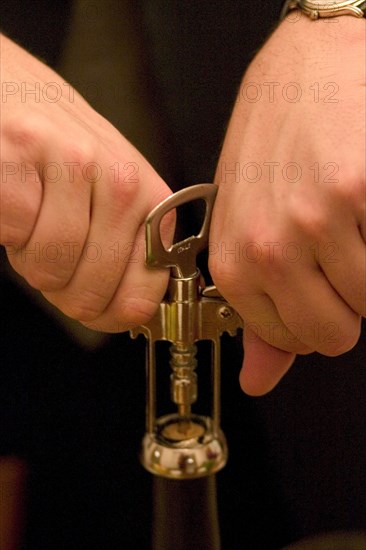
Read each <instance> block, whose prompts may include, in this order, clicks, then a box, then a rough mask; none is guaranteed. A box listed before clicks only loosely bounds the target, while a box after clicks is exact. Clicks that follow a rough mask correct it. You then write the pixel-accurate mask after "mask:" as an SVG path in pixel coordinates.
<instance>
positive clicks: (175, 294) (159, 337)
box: [131, 184, 242, 479]
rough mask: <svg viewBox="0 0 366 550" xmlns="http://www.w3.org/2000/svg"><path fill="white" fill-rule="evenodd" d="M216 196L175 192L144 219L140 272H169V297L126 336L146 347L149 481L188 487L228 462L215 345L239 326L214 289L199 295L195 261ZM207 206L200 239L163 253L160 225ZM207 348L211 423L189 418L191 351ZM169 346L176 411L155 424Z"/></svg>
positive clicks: (193, 381) (193, 387) (207, 187)
mask: <svg viewBox="0 0 366 550" xmlns="http://www.w3.org/2000/svg"><path fill="white" fill-rule="evenodd" d="M216 193H217V187H216V186H215V185H213V184H200V185H195V186H193V187H189V188H186V189H183V190H181V191H178V192H177V193H175V194H174V195H171V196H170V197H168V198H167V199H166V200H164V201H163V202H162V203H160V204H159V205H158V206H157V207H155V208H154V209H153V210H152V212H151V213H150V214H149V216H148V217H147V219H146V265H147V266H148V267H151V268H170V269H171V275H170V280H169V286H168V290H167V294H166V296H165V298H164V300H163V301H162V302H161V304H160V306H159V309H158V311H157V312H156V314H155V316H154V317H153V318H152V319H151V320H150V321H149V322H148V323H147V324H146V325H143V326H139V327H137V328H135V329H133V330H131V336H132V337H133V338H136V337H137V336H138V335H139V334H143V335H144V336H145V337H146V339H147V341H148V343H147V354H146V370H147V404H146V433H145V436H144V438H143V442H142V452H141V461H142V464H143V466H144V467H145V468H146V469H147V470H148V471H150V472H152V473H153V474H156V475H158V476H162V477H166V478H170V479H193V478H198V477H202V476H207V475H210V474H213V473H215V472H217V471H218V470H220V469H221V468H222V467H223V466H224V465H225V463H226V460H227V445H226V441H225V436H224V434H223V433H222V431H221V429H220V362H221V357H220V339H221V336H222V334H223V333H224V332H227V333H228V334H230V335H231V336H234V335H235V334H236V332H237V330H238V329H239V328H240V327H241V326H242V321H241V318H240V317H239V315H238V314H237V313H236V312H235V310H233V308H232V307H231V306H230V305H229V304H227V303H226V302H225V301H224V299H223V298H222V296H220V294H219V293H218V291H217V290H216V287H214V286H210V287H207V288H202V287H201V284H200V283H201V282H202V276H201V273H200V271H199V269H198V268H197V265H196V257H197V254H198V253H199V252H200V251H201V250H203V249H204V248H206V247H207V245H208V234H209V227H210V221H211V214H212V209H213V205H214V201H215V197H216ZM197 199H203V200H204V201H205V206H206V210H205V216H204V220H203V224H202V227H201V230H200V232H199V234H198V235H192V236H191V237H188V238H186V239H184V240H182V241H180V242H177V243H174V244H173V245H172V246H170V247H169V248H165V247H164V245H163V243H162V239H161V234H160V224H161V221H162V219H163V217H164V216H165V215H166V214H167V213H168V212H169V211H171V210H173V209H175V208H177V207H179V206H181V205H183V204H185V203H188V202H191V201H194V200H197ZM200 340H209V341H210V342H211V346H212V354H211V356H212V360H211V380H212V390H211V416H204V415H199V414H196V413H194V412H192V405H193V404H194V403H195V402H196V400H197V394H198V382H197V379H198V378H197V372H196V370H197V371H198V372H199V366H198V368H196V367H197V359H196V352H197V348H196V343H197V342H198V341H200ZM158 341H169V342H171V346H170V366H171V369H172V372H171V376H170V388H171V399H172V401H173V402H174V403H175V404H176V407H177V410H176V412H175V413H173V414H166V415H163V416H160V417H159V418H157V416H156V410H157V398H156V395H157V391H156V390H157V388H156V349H155V348H156V342H158Z"/></svg>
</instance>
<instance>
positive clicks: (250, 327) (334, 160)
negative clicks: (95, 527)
mask: <svg viewBox="0 0 366 550" xmlns="http://www.w3.org/2000/svg"><path fill="white" fill-rule="evenodd" d="M365 51H366V48H365V20H364V19H356V18H355V17H350V16H342V17H338V18H336V19H335V20H333V21H330V20H323V21H320V20H319V21H316V22H314V21H311V20H309V19H308V18H307V17H305V16H304V15H300V14H299V13H298V12H296V13H292V14H291V15H290V16H289V17H288V18H287V19H286V20H284V21H283V22H282V23H281V24H280V25H279V27H278V28H277V29H276V30H275V32H274V33H273V34H272V36H271V37H270V38H269V40H268V41H267V42H266V44H265V45H264V47H263V48H262V49H261V50H260V52H259V53H258V54H257V56H256V57H255V59H254V60H253V62H252V64H251V66H250V67H249V69H248V71H247V73H246V75H245V76H244V80H243V82H242V85H241V88H240V91H239V94H238V98H237V102H236V104H235V107H234V110H233V114H232V117H231V121H230V124H229V127H228V131H227V135H226V138H225V142H224V145H223V149H222V152H221V157H220V160H219V163H218V168H217V173H216V178H215V181H216V183H217V184H218V185H219V191H218V197H217V200H216V204H215V209H214V215H213V220H212V225H211V228H212V229H211V236H210V239H211V242H212V243H213V244H212V246H211V250H212V251H213V253H212V254H211V258H210V266H209V267H210V272H211V274H212V276H213V279H214V282H215V284H216V285H217V287H218V289H219V290H220V292H221V293H222V294H223V295H224V296H225V298H226V299H227V300H228V301H229V302H230V303H231V304H232V306H233V307H235V308H236V310H237V311H238V313H239V314H240V315H241V316H242V318H243V320H244V325H245V327H246V328H245V330H244V347H245V358H244V363H243V368H242V371H241V374H240V383H241V386H242V388H243V390H244V391H245V392H247V393H248V394H251V395H261V394H264V393H266V392H268V391H270V390H271V389H272V388H273V387H274V386H275V385H276V384H277V383H278V382H279V380H280V379H281V377H282V376H283V375H284V374H285V373H286V372H287V370H288V369H289V368H290V366H291V365H292V363H293V361H294V358H295V355H296V354H297V353H299V354H307V353H310V352H313V351H318V352H320V353H322V354H324V355H327V356H336V355H339V354H342V353H344V352H346V351H348V350H349V349H351V348H352V347H353V346H354V345H355V344H356V342H357V341H358V339H359V336H360V321H361V317H362V316H365V315H366V269H365V261H366V249H365V239H366V220H365V216H366V214H365V213H366V206H365V198H366V194H365V67H366V59H365ZM270 82H272V83H275V84H273V85H272V88H271V89H270V86H269V84H268V83H270ZM271 91H272V95H271V94H270V92H271ZM248 163H252V164H251V165H248ZM274 163H276V164H274ZM248 166H249V167H248ZM258 166H259V168H258ZM230 170H231V172H230ZM230 250H231V251H236V253H235V254H233V253H231V254H230V253H228V251H230Z"/></svg>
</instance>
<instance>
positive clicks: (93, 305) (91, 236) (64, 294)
mask: <svg viewBox="0 0 366 550" xmlns="http://www.w3.org/2000/svg"><path fill="white" fill-rule="evenodd" d="M169 194H170V190H169V188H168V187H167V186H166V185H165V184H164V183H163V182H162V180H161V179H160V178H159V176H158V175H157V174H156V173H155V172H154V171H153V170H152V168H151V167H149V166H148V165H147V163H146V162H145V161H144V164H143V165H142V167H141V170H140V171H139V173H138V174H137V177H136V180H135V181H133V182H130V181H114V180H113V179H109V180H108V179H107V178H106V179H104V180H101V181H100V182H98V184H96V185H95V186H94V188H93V197H92V216H91V224H90V230H89V233H88V236H87V241H86V245H85V247H84V252H83V254H82V256H81V258H80V261H79V263H78V265H77V268H76V271H75V273H74V275H73V277H72V279H71V281H70V282H69V284H68V285H67V287H65V288H64V289H62V291H60V292H56V293H47V294H46V297H47V298H48V299H49V300H50V301H52V303H54V304H55V305H56V306H57V307H59V308H60V309H61V310H62V311H63V312H64V313H66V315H69V316H70V317H72V318H75V319H78V320H80V321H83V322H93V321H95V322H97V320H98V318H99V317H100V316H101V315H102V313H103V312H104V311H105V309H106V308H107V307H108V305H109V303H110V302H111V300H112V298H113V296H114V294H115V292H116V290H117V288H118V286H119V283H120V281H121V279H122V277H123V276H124V272H125V270H126V267H127V265H128V263H133V262H132V261H131V262H128V259H129V258H130V259H132V260H133V259H134V254H135V253H136V251H137V252H138V251H139V250H138V245H137V244H136V243H135V241H136V235H137V233H138V231H139V227H140V225H141V224H142V222H143V221H144V219H145V217H146V215H147V214H148V212H149V211H150V210H151V209H152V208H153V206H155V205H156V204H157V203H158V202H160V201H161V200H162V199H163V198H166V196H168V195H169ZM136 247H137V248H136ZM141 251H142V250H141ZM141 251H140V252H141ZM137 266H138V269H139V270H144V269H145V268H144V265H143V262H142V261H138V263H137ZM146 299H148V298H146Z"/></svg>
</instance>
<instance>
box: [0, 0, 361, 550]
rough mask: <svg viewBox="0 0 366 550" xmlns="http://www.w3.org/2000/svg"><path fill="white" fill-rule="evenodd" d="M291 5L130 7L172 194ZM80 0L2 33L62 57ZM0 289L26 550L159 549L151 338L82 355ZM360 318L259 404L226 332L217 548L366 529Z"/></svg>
mask: <svg viewBox="0 0 366 550" xmlns="http://www.w3.org/2000/svg"><path fill="white" fill-rule="evenodd" d="M269 4H270V5H269ZM281 4H282V1H281V2H279V1H276V2H271V3H269V2H252V1H249V0H248V1H244V0H240V1H225V0H220V1H207V0H204V1H202V0H201V1H200V2H196V1H193V0H192V1H191V0H189V1H181V2H176V1H172V0H171V1H169V2H165V1H162V0H150V1H149V0H146V1H144V2H143V1H141V2H136V6H138V10H139V11H138V13H139V14H140V16H142V17H143V25H142V26H141V28H142V29H143V32H144V41H145V44H146V56H147V58H148V63H147V65H148V66H149V67H150V70H151V74H150V75H149V78H151V81H150V82H152V86H153V93H154V98H155V100H156V104H157V109H158V111H159V112H160V114H161V120H162V121H163V124H164V128H165V132H166V135H167V144H169V150H167V156H168V164H169V166H170V168H169V173H170V174H173V176H172V180H171V181H168V183H170V184H171V186H172V187H173V188H174V189H177V188H179V187H180V186H185V185H190V184H193V183H197V182H201V181H212V178H213V174H214V170H215V164H216V162H217V159H218V155H219V151H220V146H221V142H222V139H223V136H224V133H225V126H226V123H227V120H228V118H229V115H230V111H231V108H232V104H233V101H234V98H235V94H236V90H237V88H238V86H239V82H240V79H241V77H242V74H243V72H244V70H245V68H246V66H247V65H248V63H249V62H250V60H251V58H252V57H253V55H254V53H255V51H256V50H257V49H258V48H259V47H260V45H261V43H262V42H263V41H264V39H265V37H266V36H267V35H268V33H269V32H270V30H271V28H272V26H273V25H274V24H275V22H276V20H277V18H278V14H279V11H280V6H281ZM85 5H86V10H87V8H88V6H89V8H90V9H99V8H98V7H100V6H101V5H102V6H103V7H104V9H108V6H109V3H108V2H105V3H104V2H100V3H94V4H93V5H92V3H90V4H88V3H87V2H86V4H85ZM93 6H94V8H93ZM254 6H255V10H254ZM136 9H137V8H136ZM70 10H71V2H64V1H63V2H53V3H52V7H51V3H49V2H46V1H39V0H37V1H32V2H11V3H10V2H9V6H8V10H7V11H4V13H1V17H2V24H3V29H4V31H5V32H6V33H7V34H8V35H9V36H10V37H11V38H14V39H16V40H18V41H20V42H21V43H22V44H23V45H24V46H25V47H27V48H29V49H30V50H31V51H32V53H34V54H37V55H39V56H41V57H42V58H44V59H45V60H46V61H47V62H48V63H50V64H51V65H53V66H56V67H57V65H58V63H59V62H60V60H61V58H62V48H63V45H64V35H65V32H66V31H67V28H68V26H69V24H70V17H71V12H70ZM2 11H3V10H2ZM86 13H87V12H86ZM121 23H122V24H123V21H121ZM106 55H107V52H106ZM145 62H146V60H145ZM116 70H118V67H116ZM116 100H117V99H116ZM123 108H124V106H123V105H122V106H121V109H123ZM102 114H103V113H102ZM112 122H113V120H112ZM120 129H121V131H122V132H123V129H122V128H120ZM167 146H168V145H167ZM142 152H144V151H142ZM162 175H163V176H165V174H164V173H163V174H162ZM0 295H1V304H2V308H1V309H2V325H3V326H2V331H1V334H2V344H1V371H0V372H1V385H0V392H1V396H0V422H1V433H0V444H1V447H0V452H1V453H3V454H6V453H17V454H20V455H22V456H25V457H26V458H27V460H28V463H29V465H30V480H29V506H28V508H29V517H28V528H27V535H26V541H25V548H27V550H43V549H45V550H54V549H62V550H64V549H66V548H67V549H68V550H71V549H75V550H79V549H81V548H88V549H89V550H91V549H94V548H95V549H106V550H113V549H116V550H117V548H118V549H121V548H126V549H133V548H136V549H139V550H141V549H145V548H146V549H147V548H149V546H150V521H151V494H150V490H151V480H150V476H149V474H147V473H146V472H145V471H144V470H143V469H142V468H141V466H140V465H139V463H138V460H137V453H138V448H139V444H140V440H141V437H142V433H143V430H144V406H145V378H144V346H143V341H140V340H138V341H131V340H130V339H129V336H128V335H126V334H121V335H114V336H112V337H110V339H109V340H108V342H107V343H105V344H104V345H103V346H101V347H99V348H97V349H95V350H93V351H87V350H86V349H84V348H82V347H81V346H80V345H78V343H77V342H76V341H75V340H74V339H73V338H72V337H71V336H70V335H68V334H66V333H65V332H64V330H63V329H62V328H60V326H59V325H58V323H57V322H56V321H55V320H53V319H52V318H50V317H49V316H48V314H47V313H45V312H44V311H43V310H41V309H40V308H39V307H38V306H37V305H35V304H34V303H32V302H31V301H30V300H29V299H28V296H27V294H26V293H24V292H23V290H21V289H20V288H19V287H18V286H17V285H16V283H14V282H13V281H12V280H11V279H9V277H8V275H7V273H6V270H3V272H2V277H1V285H0ZM365 328H366V327H365V324H364V327H363V329H364V330H363V333H362V337H361V339H360V341H359V343H358V345H357V346H356V347H355V348H354V349H353V350H352V351H351V352H349V353H347V354H345V355H343V356H341V357H337V358H332V359H330V358H326V357H322V356H319V355H318V354H313V355H311V356H308V357H303V358H298V360H297V362H296V364H295V366H294V367H292V369H291V371H290V372H289V373H288V375H287V376H286V377H285V378H284V379H283V381H282V382H281V383H280V384H279V385H278V387H277V388H275V390H273V391H272V392H271V393H270V394H269V395H267V396H264V397H262V398H250V397H248V396H245V395H244V394H243V393H242V392H241V390H240V388H239V384H238V382H237V379H238V373H239V369H240V365H241V347H240V343H238V342H236V341H233V340H231V339H229V338H225V339H224V344H223V369H222V370H223V380H222V401H223V403H222V411H223V419H222V424H223V430H224V432H225V433H226V435H227V438H228V442H229V448H230V460H229V463H228V466H227V467H226V468H225V469H224V470H223V471H222V472H221V473H220V474H218V495H219V511H220V521H221V534H222V546H223V550H239V549H240V550H241V549H244V548H248V549H250V550H277V549H279V548H282V547H283V546H285V545H286V544H289V543H291V542H294V541H296V540H299V539H301V538H303V537H305V536H307V535H312V534H316V533H321V532H324V531H331V530H338V529H344V530H357V529H364V530H366V475H365V465H366V436H365V434H366V399H365V388H366V370H365V365H366V340H365V334H366V330H365ZM197 550H198V549H197Z"/></svg>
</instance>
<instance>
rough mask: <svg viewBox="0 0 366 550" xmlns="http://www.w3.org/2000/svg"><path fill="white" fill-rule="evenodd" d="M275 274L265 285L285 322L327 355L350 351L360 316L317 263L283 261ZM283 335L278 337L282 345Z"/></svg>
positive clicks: (315, 349) (299, 337)
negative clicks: (281, 337)
mask: <svg viewBox="0 0 366 550" xmlns="http://www.w3.org/2000/svg"><path fill="white" fill-rule="evenodd" d="M275 271H276V273H275V275H273V276H272V277H270V276H267V278H266V280H265V281H264V280H263V283H262V284H263V288H264V289H265V290H266V292H267V293H268V294H269V295H270V296H271V298H272V300H273V302H274V303H275V305H276V309H277V311H278V314H279V317H280V318H281V320H282V322H283V323H284V325H285V326H286V327H287V328H289V329H290V330H291V332H292V333H293V334H295V336H296V337H297V338H298V339H299V340H300V341H301V342H302V343H303V344H305V345H306V346H308V347H309V348H310V349H312V350H314V351H318V352H319V353H322V354H324V355H329V356H334V355H339V354H341V353H344V352H346V351H349V350H350V349H351V348H352V347H353V346H354V345H355V344H356V343H357V341H358V338H359V335H360V316H359V315H358V314H357V313H355V312H354V311H353V310H352V309H351V308H350V307H349V306H348V304H346V303H345V301H344V300H343V299H342V297H341V296H339V294H338V293H337V292H336V291H335V289H334V288H333V287H332V286H331V285H330V284H329V281H328V279H327V278H326V277H325V275H324V273H323V272H322V271H321V270H320V269H319V267H318V266H316V265H313V266H311V265H310V267H309V263H308V260H307V259H306V260H305V263H304V264H302V262H298V263H297V264H293V265H292V267H291V269H284V266H283V265H282V266H281V267H280V268H276V269H275ZM281 344H282V342H281V339H277V340H275V345H276V346H277V347H280V348H281V349H282V348H283V346H282V345H281Z"/></svg>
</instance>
